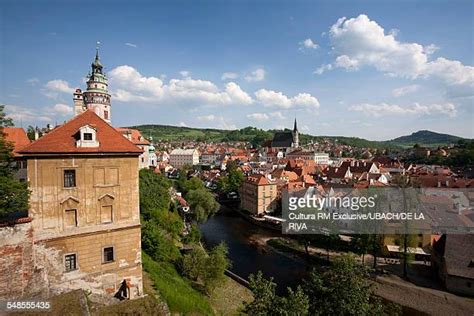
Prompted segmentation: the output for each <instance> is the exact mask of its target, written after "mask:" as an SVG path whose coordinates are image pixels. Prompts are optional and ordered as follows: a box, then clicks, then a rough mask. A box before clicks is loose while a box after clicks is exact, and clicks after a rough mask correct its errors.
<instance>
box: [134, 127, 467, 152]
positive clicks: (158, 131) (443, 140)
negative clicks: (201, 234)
mask: <svg viewBox="0 0 474 316" xmlns="http://www.w3.org/2000/svg"><path fill="white" fill-rule="evenodd" d="M131 127H132V128H137V129H139V130H140V132H141V133H142V134H143V136H144V137H146V138H150V137H153V140H154V141H163V140H165V141H190V140H195V141H207V142H226V141H248V142H251V143H252V144H253V145H257V146H258V145H261V144H262V143H263V142H264V141H265V140H267V139H272V137H273V134H274V133H275V132H276V131H277V130H268V131H265V130H262V129H259V128H256V127H245V128H242V129H238V130H222V129H213V128H192V127H180V126H169V125H138V126H131ZM322 139H329V140H331V141H334V142H335V141H337V142H338V143H340V144H344V145H350V146H354V147H371V148H385V147H392V148H393V147H409V146H410V147H411V146H413V145H414V144H419V145H421V146H429V147H434V146H442V145H447V144H452V143H457V141H458V140H460V139H461V138H460V137H457V136H452V135H447V134H440V133H435V132H430V131H419V132H416V133H413V134H411V135H409V136H402V137H398V138H395V139H393V140H390V141H370V140H367V139H363V138H357V137H345V136H312V135H308V134H300V142H301V143H302V144H306V143H308V142H310V141H311V140H313V141H321V140H322Z"/></svg>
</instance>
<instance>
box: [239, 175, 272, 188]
mask: <svg viewBox="0 0 474 316" xmlns="http://www.w3.org/2000/svg"><path fill="white" fill-rule="evenodd" d="M245 181H246V182H248V183H253V184H256V185H269V184H273V183H271V182H270V181H268V179H267V177H265V176H264V175H263V174H252V175H250V176H248V177H247V179H246V180H245Z"/></svg>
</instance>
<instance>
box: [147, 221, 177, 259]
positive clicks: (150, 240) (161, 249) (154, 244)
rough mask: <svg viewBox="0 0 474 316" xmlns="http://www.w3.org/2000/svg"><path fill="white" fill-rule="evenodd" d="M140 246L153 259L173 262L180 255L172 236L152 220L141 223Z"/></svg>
mask: <svg viewBox="0 0 474 316" xmlns="http://www.w3.org/2000/svg"><path fill="white" fill-rule="evenodd" d="M142 247H143V250H145V252H146V253H147V254H149V255H150V257H152V258H153V260H155V261H168V262H175V261H176V260H178V258H179V257H180V253H179V249H178V247H177V246H176V245H175V241H174V239H173V236H171V234H169V233H168V232H167V231H166V230H165V229H163V228H162V227H161V226H160V224H159V223H158V222H156V221H154V220H150V221H145V222H144V223H143V224H142Z"/></svg>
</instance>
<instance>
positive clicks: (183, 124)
mask: <svg viewBox="0 0 474 316" xmlns="http://www.w3.org/2000/svg"><path fill="white" fill-rule="evenodd" d="M178 126H181V127H188V124H186V123H184V122H183V121H181V122H179V123H178Z"/></svg>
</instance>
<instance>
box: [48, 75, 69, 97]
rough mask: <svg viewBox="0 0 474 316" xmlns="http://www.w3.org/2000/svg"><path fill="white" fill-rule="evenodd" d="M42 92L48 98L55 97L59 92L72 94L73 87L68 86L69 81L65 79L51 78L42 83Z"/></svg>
mask: <svg viewBox="0 0 474 316" xmlns="http://www.w3.org/2000/svg"><path fill="white" fill-rule="evenodd" d="M42 92H43V94H44V95H46V96H47V97H48V98H51V99H57V98H58V96H59V94H60V93H67V94H72V93H73V92H74V88H72V87H70V86H69V83H68V82H67V81H65V80H60V79H56V80H51V81H48V82H47V83H46V84H45V85H44V89H43V90H42Z"/></svg>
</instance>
